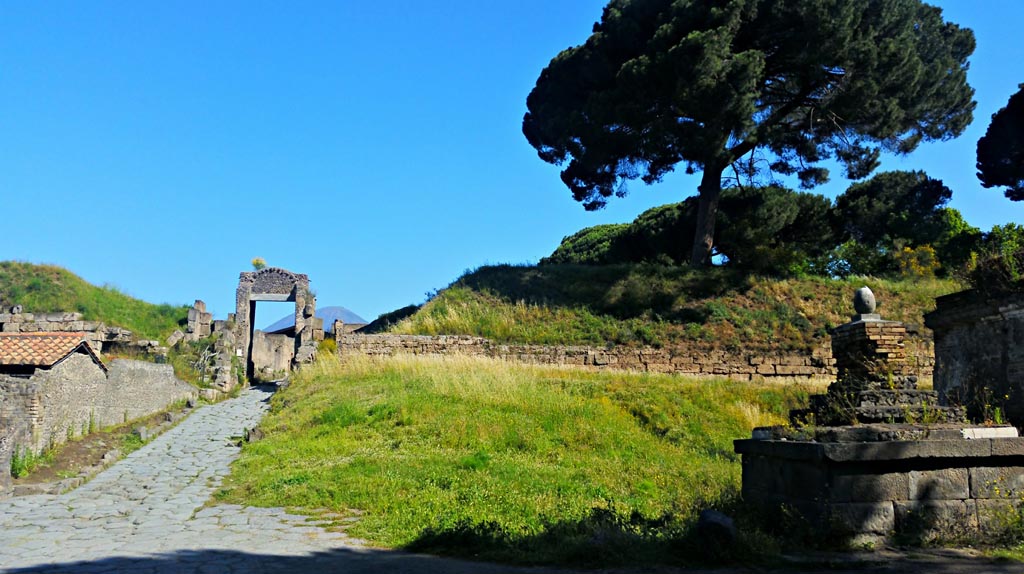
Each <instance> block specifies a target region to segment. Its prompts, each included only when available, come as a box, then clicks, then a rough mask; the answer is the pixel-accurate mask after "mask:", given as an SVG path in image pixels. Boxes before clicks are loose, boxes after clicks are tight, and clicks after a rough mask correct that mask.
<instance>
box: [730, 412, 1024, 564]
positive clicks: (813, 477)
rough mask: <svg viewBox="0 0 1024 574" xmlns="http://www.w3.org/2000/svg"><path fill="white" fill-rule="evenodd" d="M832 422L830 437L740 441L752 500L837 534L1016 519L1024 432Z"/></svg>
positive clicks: (860, 539) (997, 524) (985, 526)
mask: <svg viewBox="0 0 1024 574" xmlns="http://www.w3.org/2000/svg"><path fill="white" fill-rule="evenodd" d="M828 430H829V432H831V433H832V434H833V435H834V436H831V437H829V441H827V442H811V441H806V442H805V441H798V440H771V439H764V438H755V439H747V440H738V441H736V452H738V453H741V454H742V455H743V500H744V502H746V503H748V504H752V505H755V506H759V507H765V508H767V509H771V510H774V511H778V508H779V506H780V505H785V506H786V507H787V508H789V509H790V512H791V513H792V515H794V516H800V517H802V518H803V519H804V520H806V521H807V523H808V525H809V526H811V527H812V529H813V530H814V531H818V532H820V533H821V535H822V536H823V537H824V536H827V537H828V540H830V541H831V542H832V543H836V542H843V541H848V542H851V543H853V544H860V543H867V542H872V543H873V542H879V541H884V540H891V539H894V537H896V538H900V537H902V539H903V540H908V539H917V540H920V541H921V542H929V541H933V540H951V539H980V538H982V537H983V536H984V535H985V533H988V534H990V535H991V534H994V533H996V532H998V531H999V529H1000V528H1006V527H1008V526H1010V524H1008V523H1006V522H1005V521H1006V518H1007V517H1010V516H1013V515H1014V513H1015V512H1016V510H1015V508H1016V507H1017V505H1018V504H1019V503H1020V496H1021V493H1024V439H1019V438H974V439H973V440H965V437H966V435H965V434H964V433H966V432H971V431H972V430H973V431H974V432H982V433H983V432H985V431H995V430H997V429H980V430H978V429H967V430H963V429H960V428H955V427H949V426H947V427H931V428H928V429H926V428H924V427H921V428H919V429H917V430H911V431H906V432H908V433H916V436H907V437H900V436H898V433H899V432H900V431H894V430H893V427H891V426H887V427H879V428H877V429H874V428H872V427H871V426H870V425H863V426H859V427H845V428H833V429H828ZM872 433H874V434H875V435H876V436H868V435H871V434H872ZM901 439H902V440H901Z"/></svg>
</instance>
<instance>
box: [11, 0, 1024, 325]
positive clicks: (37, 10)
mask: <svg viewBox="0 0 1024 574" xmlns="http://www.w3.org/2000/svg"><path fill="white" fill-rule="evenodd" d="M603 5H604V1H602V0H560V1H551V0H543V1H542V0H517V1H516V2H504V3H498V2H470V1H459V2H457V1H455V0H447V1H446V0H441V1H438V2H420V1H414V0H405V1H398V2H353V1H348V2H334V3H314V2H304V3H287V5H286V4H285V3H271V2H251V1H246V2H241V1H238V2H228V1H223V2H184V1H182V2H165V3H157V2H99V1H97V2H7V3H4V4H3V6H2V7H0V198H2V202H0V212H2V213H3V216H0V221H2V222H3V223H2V224H0V229H2V231H0V237H2V244H0V245H2V249H0V259H16V260H23V261H31V262H36V263H53V264H57V265H62V266H65V267H67V268H69V269H71V270H72V271H74V272H75V273H78V274H79V275H81V276H83V277H84V278H85V279H87V280H89V281H91V282H93V283H98V284H110V285H113V286H115V287H117V288H119V289H122V290H123V291H125V292H127V293H129V294H131V295H134V296H136V297H140V298H143V299H146V300H148V301H152V302H170V303H190V302H191V301H192V300H193V299H196V298H201V299H204V300H206V301H207V303H208V305H209V306H210V307H211V309H212V310H213V311H214V313H215V314H216V315H217V316H218V317H223V316H224V315H226V314H227V313H228V312H232V311H233V310H234V289H235V285H236V282H237V278H238V273H239V272H240V271H246V270H249V269H250V265H249V261H250V260H251V259H252V258H253V257H255V256H261V257H264V258H265V259H266V260H267V261H268V263H269V264H271V265H275V266H280V267H285V268H287V269H291V270H293V271H296V272H300V273H307V274H308V275H309V276H310V280H311V281H312V287H313V289H314V290H315V291H316V292H317V293H318V299H319V304H320V305H321V306H324V305H344V306H346V307H349V308H350V309H352V310H353V311H355V312H357V313H359V314H361V315H363V316H364V317H366V318H367V319H373V318H374V317H376V316H377V315H378V314H380V313H382V312H386V311H390V310H392V309H395V308H397V307H400V306H403V305H406V304H408V303H418V302H421V301H422V300H423V299H424V294H425V293H426V292H428V291H430V290H433V289H436V288H441V287H444V286H446V285H447V284H448V283H449V282H451V281H452V280H454V279H455V278H456V277H458V276H459V275H460V274H461V273H462V272H463V271H464V270H466V269H469V268H474V267H477V266H479V265H482V264H486V263H504V262H511V263H522V262H535V261H536V260H537V259H539V258H541V257H543V256H545V255H547V254H549V253H550V252H551V251H552V250H553V249H554V248H555V247H556V246H557V245H558V243H559V241H560V240H561V239H562V237H563V236H565V235H568V234H571V233H573V232H575V231H577V230H578V229H580V228H582V227H585V226H589V225H596V224H599V223H609V222H622V221H629V220H631V219H632V218H633V217H635V216H636V215H637V214H639V213H640V212H642V211H644V210H645V209H647V208H650V207H652V206H655V205H660V204H663V203H669V202H673V201H679V200H681V199H683V198H684V197H686V196H688V195H692V194H693V193H695V191H696V185H697V180H696V178H694V177H687V176H685V175H683V174H681V173H680V174H675V175H672V176H670V177H668V178H666V180H665V181H664V182H663V183H661V184H658V185H655V186H651V187H647V186H644V185H643V184H641V183H636V184H634V185H632V186H631V194H630V195H629V196H628V197H626V198H624V199H618V200H613V201H612V202H611V203H610V205H609V207H608V208H607V209H605V210H603V211H600V212H596V213H588V212H585V211H584V210H583V209H582V207H581V206H580V205H579V204H578V203H576V202H575V201H573V200H572V198H571V196H570V194H569V192H568V191H567V190H566V189H565V187H564V186H563V185H562V183H561V181H560V180H559V178H558V171H559V168H557V167H555V166H551V165H548V164H545V163H544V162H542V161H541V160H540V159H538V158H537V156H536V154H535V152H534V150H533V149H532V148H531V147H530V146H529V145H528V144H527V143H526V140H525V139H524V138H523V136H522V133H521V131H520V127H521V122H522V116H523V113H524V112H525V109H526V105H525V100H526V95H527V94H528V93H529V91H530V89H531V88H532V87H533V85H534V83H535V82H536V79H537V76H538V74H539V73H540V71H541V69H543V67H544V66H545V65H546V64H547V62H548V61H549V60H550V59H551V58H552V57H553V56H554V55H555V54H557V53H558V52H559V51H560V50H562V49H564V48H566V47H569V46H571V45H576V44H579V43H581V42H583V41H584V40H585V39H586V38H587V36H588V35H589V33H590V29H591V26H592V24H593V22H594V21H595V20H597V19H598V18H599V17H600V14H601V9H602V7H603ZM940 5H942V6H943V7H944V8H945V15H946V18H947V19H948V20H952V21H954V22H957V23H959V24H961V25H963V26H967V27H969V28H972V29H973V30H974V31H975V34H976V36H977V41H978V49H977V50H976V52H975V55H974V57H973V58H972V60H971V62H972V67H971V73H970V82H971V84H972V85H973V86H974V87H975V89H976V90H977V100H978V109H977V112H976V114H975V122H974V124H973V125H972V126H971V127H970V129H969V130H968V131H967V133H965V134H964V135H963V136H962V137H960V138H959V139H958V140H954V141H951V142H944V143H939V144H930V145H924V146H922V147H921V148H920V149H919V150H918V151H917V152H915V153H914V154H913V155H911V156H909V157H907V158H887V159H886V161H885V163H884V165H883V169H923V170H925V171H927V172H928V173H929V174H930V175H931V176H933V177H937V178H940V179H942V180H943V181H944V182H945V183H946V184H947V185H948V186H949V187H951V188H952V189H953V191H954V196H953V201H952V206H953V207H956V208H958V209H960V210H961V211H962V212H963V213H964V215H965V217H966V218H967V220H968V221H969V222H970V223H972V224H974V225H976V226H979V227H981V228H983V229H988V228H990V227H991V226H992V225H993V224H999V223H1006V222H1010V221H1015V222H1019V221H1021V220H1022V217H1021V216H1022V215H1024V205H1021V204H1015V203H1011V202H1010V201H1008V200H1006V199H1004V198H1003V197H1002V194H1001V193H1000V192H998V191H995V190H984V189H982V188H981V187H980V186H979V185H978V183H977V180H976V178H975V176H974V172H975V170H974V162H975V156H974V149H975V144H976V142H977V140H978V138H979V137H980V136H981V135H982V134H983V133H984V130H985V129H986V127H987V125H988V122H989V118H990V116H991V114H992V113H993V112H995V111H996V110H997V109H998V108H1000V107H1002V106H1003V105H1005V104H1006V101H1007V100H1008V99H1009V97H1010V95H1011V94H1012V93H1014V92H1015V91H1016V89H1017V84H1018V83H1021V82H1024V42H1021V41H1020V25H1021V23H1022V22H1024V3H1022V2H1019V1H1017V0H987V1H978V2H968V1H947V2H941V3H940ZM834 175H835V179H834V181H833V182H832V183H830V184H829V185H827V186H823V187H821V188H819V191H820V192H822V193H825V194H826V195H829V196H835V195H836V194H837V193H840V192H841V191H842V190H843V189H845V188H846V187H847V185H848V184H849V182H848V181H846V180H844V179H842V178H841V176H840V174H838V173H836V174H834ZM278 311H279V310H276V309H275V310H274V311H273V312H271V313H262V314H261V317H262V318H261V319H258V320H257V323H259V324H261V325H262V324H263V323H269V322H271V321H272V320H274V319H276V318H277V315H278V314H280V313H279V312H278Z"/></svg>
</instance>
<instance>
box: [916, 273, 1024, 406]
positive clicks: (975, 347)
mask: <svg viewBox="0 0 1024 574" xmlns="http://www.w3.org/2000/svg"><path fill="white" fill-rule="evenodd" d="M925 324H926V325H927V326H928V327H930V328H931V329H932V330H933V331H934V333H935V353H936V356H937V362H936V366H935V379H934V381H935V390H937V391H938V392H939V393H940V395H941V396H942V397H943V399H944V400H947V401H949V402H954V403H961V404H964V405H965V406H967V408H968V416H970V417H971V418H972V419H974V420H983V419H986V418H992V417H993V416H994V415H995V409H997V408H998V409H999V411H1000V414H1001V416H1002V417H1003V418H1005V419H1006V420H1007V421H1009V422H1012V423H1013V424H1015V425H1017V426H1024V294H1020V295H1007V296H1003V297H999V298H992V297H987V296H985V295H984V294H981V293H978V292H975V291H964V292H960V293H954V294H952V295H947V296H945V297H939V298H938V299H936V309H935V311H933V312H931V313H929V314H928V315H926V316H925Z"/></svg>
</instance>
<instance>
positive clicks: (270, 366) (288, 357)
mask: <svg viewBox="0 0 1024 574" xmlns="http://www.w3.org/2000/svg"><path fill="white" fill-rule="evenodd" d="M294 358H295V338H294V337H290V336H288V335H284V334H278V335H273V334H268V333H264V332H263V331H254V332H253V340H252V364H253V370H254V372H255V375H256V376H257V377H258V378H260V379H263V380H270V379H271V378H272V377H273V376H274V375H275V374H276V373H287V372H288V371H289V370H291V367H292V360H293V359H294Z"/></svg>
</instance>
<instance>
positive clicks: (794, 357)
mask: <svg viewBox="0 0 1024 574" xmlns="http://www.w3.org/2000/svg"><path fill="white" fill-rule="evenodd" d="M335 341H336V342H337V343H338V352H339V353H340V354H341V355H342V356H344V355H345V354H350V353H357V354H364V355H393V354H398V353H401V354H413V355H446V354H452V353H455V354H464V355H473V356H482V357H491V358H499V359H505V360H510V361H518V362H524V363H535V364H551V365H575V366H581V367H590V368H597V369H622V370H635V371H650V372H659V373H677V374H682V375H693V376H717V377H727V378H730V379H734V380H741V381H748V380H755V379H762V378H765V379H768V378H802V379H816V378H822V379H831V378H833V377H835V375H836V369H835V362H834V361H833V360H832V358H831V353H830V351H829V350H828V348H825V347H822V348H819V349H815V350H814V351H813V352H808V353H804V354H800V353H789V354H787V353H758V352H731V351H723V350H714V349H702V348H700V347H698V346H694V347H686V348H682V347H681V348H654V347H642V348H625V347H612V348H610V349H604V348H596V347H584V346H553V345H509V344H501V343H496V342H494V341H491V340H489V339H484V338H480V337H466V336H454V335H440V336H425V335H358V334H347V333H342V332H339V333H336V334H335ZM930 350H931V347H930V344H929V343H928V342H927V341H915V342H913V343H911V344H910V345H908V355H910V358H909V359H908V360H910V361H911V362H912V363H913V364H914V365H917V368H918V372H920V373H921V374H922V375H923V376H924V377H925V378H926V377H927V376H928V375H930V374H931V365H932V360H931V354H930Z"/></svg>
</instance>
